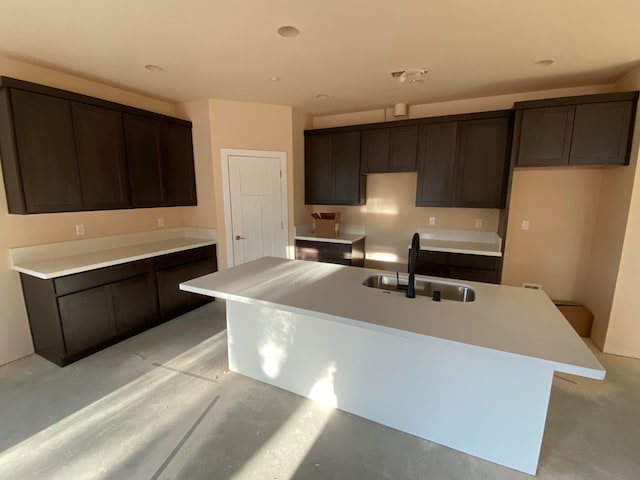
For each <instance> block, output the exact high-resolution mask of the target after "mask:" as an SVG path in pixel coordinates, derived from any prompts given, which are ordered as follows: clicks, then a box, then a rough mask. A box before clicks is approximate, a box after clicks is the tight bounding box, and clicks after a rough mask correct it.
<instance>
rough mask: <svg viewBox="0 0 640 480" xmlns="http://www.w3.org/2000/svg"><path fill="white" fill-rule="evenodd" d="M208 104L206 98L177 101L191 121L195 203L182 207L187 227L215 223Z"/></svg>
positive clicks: (210, 225) (209, 111)
mask: <svg viewBox="0 0 640 480" xmlns="http://www.w3.org/2000/svg"><path fill="white" fill-rule="evenodd" d="M210 106H211V104H210V102H209V100H207V99H205V100H198V101H196V102H189V103H183V104H181V105H180V110H181V112H182V114H183V116H184V117H185V118H187V119H188V120H190V121H191V122H192V123H193V129H192V131H191V134H192V137H193V161H194V168H195V173H196V191H197V195H198V205H197V206H194V207H184V208H183V210H182V219H183V222H184V224H185V225H186V226H189V227H200V228H216V227H217V214H216V196H215V189H214V183H215V178H214V174H213V145H212V138H211V108H210Z"/></svg>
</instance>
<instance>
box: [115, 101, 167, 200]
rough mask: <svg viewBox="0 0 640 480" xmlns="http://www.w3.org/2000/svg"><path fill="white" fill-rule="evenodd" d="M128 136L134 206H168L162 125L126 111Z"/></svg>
mask: <svg viewBox="0 0 640 480" xmlns="http://www.w3.org/2000/svg"><path fill="white" fill-rule="evenodd" d="M124 136H125V141H126V146H127V160H128V162H129V182H130V185H131V205H132V206H133V207H159V206H162V205H164V190H163V186H162V183H163V182H162V164H161V158H160V156H161V148H162V147H161V143H160V142H161V140H160V125H159V124H158V122H157V121H156V120H154V119H152V118H146V117H141V116H139V115H131V114H125V115H124Z"/></svg>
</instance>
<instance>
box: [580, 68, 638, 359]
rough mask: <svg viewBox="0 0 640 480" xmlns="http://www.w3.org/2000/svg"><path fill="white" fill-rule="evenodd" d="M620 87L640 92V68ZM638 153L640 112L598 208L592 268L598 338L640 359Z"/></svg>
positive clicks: (615, 350)
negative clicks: (623, 163) (623, 161)
mask: <svg viewBox="0 0 640 480" xmlns="http://www.w3.org/2000/svg"><path fill="white" fill-rule="evenodd" d="M617 87H618V89H619V90H623V91H625V90H639V89H640V67H638V68H636V69H635V70H633V71H631V72H630V73H629V74H628V75H626V76H625V77H624V78H622V79H621V80H620V81H619V82H618V84H617ZM639 151H640V116H639V117H637V118H636V126H635V135H634V140H633V145H632V150H631V162H630V165H629V166H628V167H622V168H616V169H611V170H607V171H605V174H604V181H603V187H602V195H601V197H602V201H601V204H600V210H599V212H598V221H599V222H602V226H603V228H598V230H597V235H596V238H595V241H594V252H593V258H592V262H593V263H592V269H591V272H590V273H591V281H592V291H591V292H590V294H591V295H592V297H593V298H594V302H595V303H594V306H593V308H594V311H596V309H597V312H599V313H600V315H598V316H597V321H596V324H595V326H594V333H593V334H592V336H593V338H594V340H596V342H597V343H598V345H599V346H600V347H602V348H603V349H604V351H605V352H608V353H615V354H618V355H627V356H632V357H636V358H640V316H639V315H640V295H639V293H638V292H639V287H640V253H639V249H638V246H640V175H639V174H638V169H637V165H638V156H639ZM618 264H619V268H618ZM612 285H613V287H612ZM598 317H599V318H598Z"/></svg>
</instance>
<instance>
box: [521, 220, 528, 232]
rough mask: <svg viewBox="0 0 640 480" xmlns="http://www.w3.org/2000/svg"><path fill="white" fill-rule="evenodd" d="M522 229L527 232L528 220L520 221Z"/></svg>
mask: <svg viewBox="0 0 640 480" xmlns="http://www.w3.org/2000/svg"><path fill="white" fill-rule="evenodd" d="M522 229H523V230H529V220H523V221H522Z"/></svg>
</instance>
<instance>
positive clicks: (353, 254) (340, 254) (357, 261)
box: [296, 238, 364, 267]
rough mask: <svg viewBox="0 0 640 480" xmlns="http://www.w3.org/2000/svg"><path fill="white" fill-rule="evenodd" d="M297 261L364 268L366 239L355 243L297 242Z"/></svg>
mask: <svg viewBox="0 0 640 480" xmlns="http://www.w3.org/2000/svg"><path fill="white" fill-rule="evenodd" d="M296 259H297V260H310V261H312V262H325V263H337V264H339V265H350V266H352V267H364V238H362V239H360V240H358V241H356V242H353V243H333V242H323V241H314V240H296Z"/></svg>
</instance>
